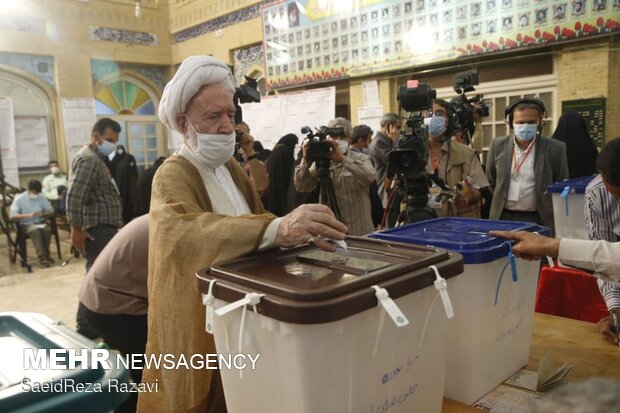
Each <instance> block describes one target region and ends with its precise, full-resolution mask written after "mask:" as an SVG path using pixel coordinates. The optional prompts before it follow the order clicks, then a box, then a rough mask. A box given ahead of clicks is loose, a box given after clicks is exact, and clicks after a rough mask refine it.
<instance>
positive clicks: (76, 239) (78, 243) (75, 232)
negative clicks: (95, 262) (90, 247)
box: [71, 226, 95, 255]
mask: <svg viewBox="0 0 620 413" xmlns="http://www.w3.org/2000/svg"><path fill="white" fill-rule="evenodd" d="M86 239H89V240H91V241H94V240H95V238H93V237H92V236H91V235H90V234H89V233H88V232H86V231H84V230H82V228H78V227H76V226H71V243H72V244H73V246H74V247H75V249H76V250H78V251H79V252H81V253H82V255H86Z"/></svg>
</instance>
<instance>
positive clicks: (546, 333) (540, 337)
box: [442, 313, 620, 413]
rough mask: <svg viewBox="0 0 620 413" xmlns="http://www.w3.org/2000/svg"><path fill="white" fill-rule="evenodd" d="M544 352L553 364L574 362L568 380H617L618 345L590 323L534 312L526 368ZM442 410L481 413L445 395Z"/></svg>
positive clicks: (535, 363)
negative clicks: (609, 341) (532, 330)
mask: <svg viewBox="0 0 620 413" xmlns="http://www.w3.org/2000/svg"><path fill="white" fill-rule="evenodd" d="M547 353H552V354H553V360H552V363H553V365H555V364H556V363H560V362H565V361H567V362H569V363H571V364H572V365H573V369H572V371H571V372H570V374H569V375H568V378H567V380H568V381H571V382H580V381H583V380H586V379H588V378H590V377H613V378H618V379H620V347H617V346H613V345H612V344H609V343H608V342H606V341H604V340H603V338H602V337H601V335H600V334H599V332H598V330H597V328H596V325H594V324H592V323H586V322H584V321H577V320H571V319H568V318H562V317H555V316H551V315H546V314H540V313H535V315H534V333H533V335H532V345H531V347H530V359H529V363H528V365H527V367H526V369H528V370H537V369H538V363H539V362H540V360H541V359H542V358H543V357H544V356H545V354H547ZM442 412H443V413H480V410H478V409H474V408H473V407H471V406H467V405H465V404H463V403H459V402H456V401H454V400H450V399H446V398H444V401H443V410H442Z"/></svg>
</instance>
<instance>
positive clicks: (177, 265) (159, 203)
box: [11, 56, 620, 412]
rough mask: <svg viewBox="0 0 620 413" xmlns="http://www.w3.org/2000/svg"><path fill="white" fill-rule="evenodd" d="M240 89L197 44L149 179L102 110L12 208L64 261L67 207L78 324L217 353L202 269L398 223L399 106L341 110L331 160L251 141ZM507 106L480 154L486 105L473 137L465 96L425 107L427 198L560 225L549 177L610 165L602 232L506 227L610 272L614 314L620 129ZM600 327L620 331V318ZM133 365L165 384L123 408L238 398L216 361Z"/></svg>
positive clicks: (522, 248)
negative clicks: (59, 240)
mask: <svg viewBox="0 0 620 413" xmlns="http://www.w3.org/2000/svg"><path fill="white" fill-rule="evenodd" d="M234 93H235V87H234V79H233V77H232V74H231V71H230V69H229V68H228V67H227V66H226V65H225V64H223V63H222V62H220V61H218V60H217V59H215V58H212V57H209V56H193V57H189V58H187V59H185V60H184V61H183V63H182V64H181V66H180V67H179V69H178V71H177V72H176V74H175V75H174V77H173V78H172V80H171V81H170V82H169V83H168V84H167V85H166V87H165V89H164V92H163V95H162V98H161V102H160V106H159V118H160V120H161V121H162V123H163V124H164V125H165V126H166V127H168V128H169V129H171V130H174V131H176V132H178V133H180V134H182V135H183V137H184V143H183V145H182V147H181V148H180V150H179V151H178V152H177V153H175V154H174V155H172V156H170V157H168V158H167V159H165V160H164V159H163V158H161V159H158V160H157V161H156V163H155V165H154V166H153V167H152V168H149V169H148V170H147V171H145V172H144V173H143V174H142V175H141V176H140V177H138V174H137V171H136V169H135V159H133V157H132V156H131V155H129V154H127V153H126V150H125V148H124V147H122V146H119V145H117V143H118V140H119V134H120V131H121V130H120V125H119V124H118V123H117V122H115V121H114V120H112V119H109V118H103V119H100V120H99V121H97V123H96V124H95V125H94V127H93V130H92V134H91V138H90V143H89V144H88V145H87V146H85V147H84V148H83V149H82V150H81V151H80V152H79V153H78V154H77V155H76V157H75V158H74V159H73V160H72V163H71V171H70V180H69V184H68V183H67V177H66V176H65V175H64V174H61V173H60V169H59V167H58V163H57V162H55V161H52V162H50V165H49V167H50V175H49V176H47V177H46V178H45V179H44V181H43V185H42V184H41V183H40V182H38V181H31V182H30V184H29V185H28V191H27V192H26V193H24V194H23V195H20V196H19V197H17V198H16V200H15V202H14V203H13V205H12V207H11V217H12V219H13V220H16V221H18V222H19V225H22V226H23V227H24V230H25V231H26V232H27V233H28V234H29V235H30V237H31V238H32V240H33V242H34V243H35V247H36V249H37V254H38V255H39V259H40V261H41V263H42V264H43V265H46V266H48V265H51V263H52V259H51V258H50V255H49V231H48V230H47V229H46V226H45V224H44V222H43V218H44V217H45V215H46V214H49V213H51V212H52V211H53V210H54V209H56V210H61V211H62V210H65V213H66V217H67V221H68V223H69V225H70V227H71V240H72V243H73V245H74V247H75V248H76V249H77V250H78V251H80V252H81V253H83V254H84V256H85V257H86V272H87V275H86V278H85V280H84V284H83V286H82V289H81V291H80V305H79V309H78V311H77V321H78V331H79V332H80V333H82V334H84V335H85V336H87V337H90V338H96V337H103V338H104V339H105V341H106V342H108V343H109V344H111V345H112V346H114V347H115V348H118V349H119V350H120V351H121V352H122V353H125V354H127V353H139V354H142V353H146V354H158V353H162V354H163V353H173V354H190V353H192V354H194V353H215V345H214V342H213V339H212V337H211V336H210V335H207V334H204V331H203V330H204V323H205V311H204V306H203V304H202V300H201V297H200V293H199V292H198V291H197V290H196V288H195V284H196V283H195V279H194V277H193V275H194V274H195V273H196V271H197V270H198V269H199V268H202V267H205V266H209V265H211V264H212V263H213V262H221V261H224V260H230V259H233V258H236V257H240V256H243V255H245V254H248V253H250V252H253V251H257V250H258V251H260V250H265V249H269V248H273V247H292V246H295V245H300V244H306V243H314V244H315V245H316V246H317V247H319V248H322V249H325V250H328V251H334V250H335V248H336V246H335V244H334V243H333V242H331V241H330V240H342V239H344V238H345V236H346V235H365V234H368V233H370V232H373V231H375V230H377V229H381V228H385V227H390V226H392V225H395V223H396V221H397V218H398V216H399V213H400V212H401V211H402V209H403V208H405V207H406V205H407V198H408V197H407V196H403V193H402V192H401V191H400V188H399V187H398V184H397V182H398V180H399V179H398V178H399V177H398V176H396V175H395V174H394V172H393V170H392V169H391V168H390V165H389V162H388V154H389V153H390V151H392V150H393V149H394V148H396V147H397V146H398V144H399V138H400V137H401V130H402V128H403V119H401V117H400V116H399V115H398V114H396V113H386V114H385V115H384V116H383V117H382V119H381V123H380V130H378V131H376V132H374V131H373V130H372V129H371V128H370V127H369V126H367V125H363V124H362V125H355V126H353V125H352V124H351V122H350V121H349V120H347V119H344V118H341V117H339V118H336V119H333V120H331V121H330V122H329V124H328V127H329V128H330V129H329V130H331V131H332V132H331V134H330V136H329V137H328V138H327V139H326V140H325V141H323V147H322V148H323V149H325V148H328V150H327V151H323V152H321V155H320V156H318V157H317V154H316V152H317V151H316V150H313V149H312V144H310V142H309V141H308V140H303V141H301V142H300V140H299V138H298V137H297V136H296V135H294V134H287V135H285V136H283V137H282V138H281V139H280V140H279V141H278V143H277V144H276V145H275V147H274V148H273V149H272V150H271V151H269V150H265V149H263V147H262V145H260V143H259V142H257V141H255V140H254V138H253V137H252V135H251V129H250V126H249V125H247V124H245V123H243V122H241V123H237V124H236V123H235V106H234V104H233V95H234ZM505 114H506V117H507V123H508V126H509V128H510V131H511V133H510V134H509V135H506V136H504V137H499V138H496V139H494V140H493V141H492V143H491V145H490V147H489V149H488V155H487V157H486V162H485V165H484V167H483V165H482V164H481V162H480V155H481V153H480V152H481V142H482V141H483V139H482V138H481V136H480V135H481V134H482V128H481V118H480V117H478V118H477V121H476V122H477V123H476V128H475V133H474V136H473V137H475V139H471V142H468V143H462V142H461V139H459V136H458V133H457V132H458V131H456V130H455V117H456V113H455V108H454V106H453V105H452V104H450V103H449V102H447V101H444V100H441V99H436V100H434V101H433V103H432V108H431V110H429V111H428V113H426V114H425V121H424V123H425V125H426V126H425V131H426V136H425V137H423V139H424V140H425V144H424V145H423V146H424V147H425V148H426V153H425V155H426V158H427V163H426V173H427V174H428V175H429V176H433V177H434V179H435V180H436V181H437V182H441V183H442V184H441V185H439V186H440V187H438V185H436V184H433V185H431V186H430V187H429V190H428V194H427V195H428V202H427V205H425V206H424V209H425V210H427V211H429V212H430V213H431V214H430V216H437V217H444V216H460V217H477V218H480V217H485V218H486V217H487V216H484V212H483V211H484V210H485V207H486V209H487V210H488V218H491V219H495V220H498V219H499V220H510V221H526V222H535V223H539V224H543V225H546V226H548V227H550V228H551V229H552V230H553V225H554V223H553V208H552V206H551V195H550V194H549V193H547V190H546V188H547V186H548V185H550V184H553V183H554V182H557V181H560V180H562V179H565V178H569V177H576V176H583V175H592V174H594V173H596V172H597V171H598V172H599V173H600V175H598V177H597V178H595V179H594V180H593V181H592V183H591V184H590V186H589V187H588V190H587V192H586V205H587V211H589V212H588V215H587V217H588V233H589V236H590V238H591V239H592V240H597V241H593V242H590V241H574V240H564V239H563V240H555V239H553V238H546V237H543V236H538V235H534V234H529V233H519V232H517V233H505V232H497V233H494V235H497V236H501V237H505V238H509V239H513V240H515V241H517V244H516V245H515V247H514V252H515V253H516V254H518V255H520V256H522V257H524V258H527V259H539V258H540V257H541V256H544V255H549V256H556V257H557V256H559V257H560V259H561V260H563V261H565V262H566V263H567V264H570V265H575V266H577V267H581V268H585V269H589V270H591V271H595V272H597V273H600V275H599V277H600V279H601V280H602V281H601V289H602V291H603V293H604V294H605V299H606V300H607V303H608V306H609V307H610V310H611V311H616V309H618V308H620V298H619V297H620V287H619V284H618V280H619V278H620V277H619V274H620V273H619V272H618V271H619V269H618V268H617V262H618V259H617V257H618V252H617V251H618V248H617V246H618V245H620V244H618V243H617V242H618V241H620V139H615V140H613V141H611V142H609V143H608V144H607V145H606V146H605V148H604V149H603V151H602V153H601V154H600V155H599V154H598V153H597V149H596V147H595V146H594V143H593V142H592V139H590V137H589V136H588V132H587V128H586V127H585V123H584V121H583V119H581V118H580V117H579V115H578V114H576V113H574V112H567V113H565V114H564V115H562V117H561V118H560V120H559V122H558V127H557V129H556V131H555V133H554V134H553V137H552V138H548V137H544V136H542V135H541V132H542V129H543V119H545V117H546V109H545V106H544V104H543V103H542V102H541V101H540V100H538V99H533V98H527V99H520V100H518V101H516V102H513V103H512V104H511V105H510V106H508V108H506V112H505ZM373 135H374V137H373ZM296 149H299V152H298V155H297V157H296V156H295V151H296ZM113 152H116V155H115V157H114V159H113V160H112V161H110V160H109V157H110V155H111V154H112V153H113ZM597 158H598V163H597ZM485 169H486V170H485ZM67 188H68V189H67ZM130 193H138V194H139V196H138V199H130V198H131V197H130V196H129V195H128V194H130ZM485 194H487V195H488V196H486V195H485ZM405 195H406V194H405ZM52 204H54V208H53V207H52ZM213 240H217V241H216V242H212V241H213ZM617 311H619V312H620V310H617ZM601 332H602V333H603V335H604V336H605V337H606V339H607V340H609V341H610V342H613V343H618V339H619V337H618V335H617V334H611V325H610V324H609V322H608V320H607V324H605V323H602V324H601ZM132 376H133V379H134V380H136V381H138V382H139V381H140V380H145V381H148V382H154V381H155V380H158V381H159V382H160V383H162V384H164V385H162V386H161V387H160V391H159V392H153V393H143V394H141V395H140V397H139V399H138V398H137V397H134V398H132V399H130V401H129V402H127V403H126V405H124V407H123V408H124V409H126V410H125V411H134V410H135V409H136V403H137V409H138V411H141V412H149V411H155V410H157V411H207V406H208V411H210V412H219V411H225V404H224V398H223V393H222V389H221V382H220V378H219V375H218V373H217V371H215V372H213V371H210V370H191V371H179V370H157V369H154V368H145V369H144V370H140V371H132Z"/></svg>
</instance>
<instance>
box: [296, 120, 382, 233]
mask: <svg viewBox="0 0 620 413" xmlns="http://www.w3.org/2000/svg"><path fill="white" fill-rule="evenodd" d="M328 127H329V128H343V129H344V134H343V136H332V135H330V137H329V139H328V140H327V141H326V142H327V143H328V144H329V145H330V146H331V151H330V159H331V165H330V177H331V180H332V183H333V187H334V193H335V197H336V201H337V203H338V207H339V210H340V220H341V221H342V222H343V223H344V224H345V225H346V226H347V227H348V228H349V234H350V235H364V234H368V233H370V232H372V231H374V225H373V222H372V216H371V209H370V198H369V196H368V188H369V187H370V185H371V184H372V183H373V182H374V180H375V176H376V171H375V168H374V167H373V166H372V162H371V161H370V158H369V157H368V156H367V155H364V154H363V153H359V152H356V151H350V150H349V149H348V147H349V142H350V140H351V131H352V128H351V122H349V121H348V120H346V119H344V118H336V119H334V120H331V121H330V122H329V124H328ZM302 150H303V159H302V161H301V163H300V164H299V165H298V166H297V167H295V177H294V181H295V188H296V189H297V190H298V191H299V192H311V191H313V190H314V189H315V188H316V186H317V184H318V182H319V176H318V170H317V166H316V163H314V162H313V163H312V164H310V162H309V161H308V159H309V154H308V141H306V142H304V145H303V148H302Z"/></svg>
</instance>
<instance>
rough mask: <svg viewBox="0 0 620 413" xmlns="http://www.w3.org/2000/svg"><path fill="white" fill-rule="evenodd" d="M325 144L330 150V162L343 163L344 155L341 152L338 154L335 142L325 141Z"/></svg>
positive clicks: (338, 150)
mask: <svg viewBox="0 0 620 413" xmlns="http://www.w3.org/2000/svg"><path fill="white" fill-rule="evenodd" d="M325 142H327V143H328V144H329V146H331V148H332V150H331V152H330V154H329V157H330V159H331V160H332V162H334V163H341V162H342V161H344V157H345V155H344V154H343V153H342V152H340V148H339V147H338V145H336V142H334V141H325Z"/></svg>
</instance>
